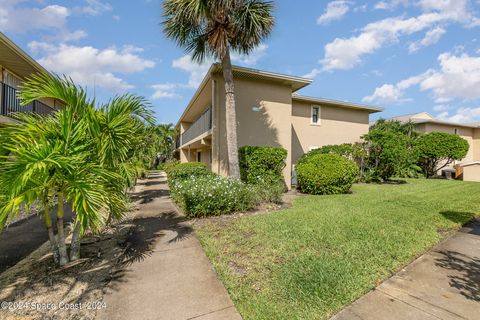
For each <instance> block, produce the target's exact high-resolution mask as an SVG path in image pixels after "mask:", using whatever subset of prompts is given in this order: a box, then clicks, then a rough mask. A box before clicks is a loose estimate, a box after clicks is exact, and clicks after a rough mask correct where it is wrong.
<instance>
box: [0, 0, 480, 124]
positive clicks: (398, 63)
mask: <svg viewBox="0 0 480 320" xmlns="http://www.w3.org/2000/svg"><path fill="white" fill-rule="evenodd" d="M161 3H162V1H159V0H137V1H134V2H133V1H127V0H115V1H113V0H111V1H106V0H75V1H73V0H71V1H56V0H0V31H2V32H4V33H5V34H7V35H8V36H9V37H10V38H11V39H12V40H13V41H14V42H16V43H17V44H18V45H20V46H21V47H22V48H23V49H24V50H25V51H27V52H28V53H29V54H30V55H32V56H33V57H34V58H36V59H37V60H38V61H39V62H40V63H42V65H44V66H45V67H46V68H47V69H49V70H51V71H54V72H56V73H60V74H66V75H69V76H71V77H72V78H73V79H74V80H76V81H77V82H78V83H80V84H81V85H84V86H87V88H88V89H89V90H90V91H91V92H92V94H93V88H95V94H96V96H97V97H98V98H99V99H100V100H105V99H108V97H110V96H113V95H115V94H119V93H123V92H125V91H129V92H132V93H135V94H139V95H142V96H145V97H146V98H148V99H149V100H150V101H151V103H152V105H153V107H154V110H155V112H156V115H157V119H158V122H176V121H177V119H178V117H179V116H180V114H181V112H182V111H183V109H184V108H185V106H186V104H187V103H188V101H189V100H190V98H191V96H192V95H193V93H194V91H195V89H196V86H197V85H198V84H199V82H200V81H201V79H202V77H203V75H204V73H205V72H206V70H207V69H208V67H209V64H210V63H211V61H207V62H206V63H204V64H202V65H197V64H195V63H193V62H192V61H191V60H190V58H189V56H187V55H185V53H184V52H183V50H182V49H181V48H178V47H176V46H175V45H174V43H173V42H172V41H170V40H168V39H166V38H165V37H164V36H163V34H162V29H161V25H160V22H161V14H162V11H161ZM274 15H275V18H276V26H275V29H274V32H273V34H272V35H271V37H270V38H269V39H267V40H266V41H265V42H264V43H263V44H262V45H261V46H259V48H257V50H255V51H254V52H253V53H252V54H251V55H250V56H248V57H247V56H238V55H235V56H234V57H233V60H234V63H235V64H238V65H244V66H247V67H252V68H258V69H264V70H268V71H274V72H279V73H286V74H292V75H297V76H306V77H311V78H312V79H314V82H313V84H311V85H310V86H308V87H306V88H305V89H302V90H301V91H300V92H299V93H301V94H305V95H311V96H318V97H322V98H329V99H338V100H345V101H351V102H359V103H365V104H372V105H377V106H382V107H384V108H385V112H384V113H382V114H381V116H383V117H389V116H394V115H399V114H406V113H413V112H419V111H428V112H430V113H432V114H433V115H435V116H437V117H439V118H441V119H444V120H450V121H458V122H474V121H480V33H479V31H480V0H383V1H380V0H375V1H353V0H336V1H317V0H296V1H291V0H277V1H275V12H274Z"/></svg>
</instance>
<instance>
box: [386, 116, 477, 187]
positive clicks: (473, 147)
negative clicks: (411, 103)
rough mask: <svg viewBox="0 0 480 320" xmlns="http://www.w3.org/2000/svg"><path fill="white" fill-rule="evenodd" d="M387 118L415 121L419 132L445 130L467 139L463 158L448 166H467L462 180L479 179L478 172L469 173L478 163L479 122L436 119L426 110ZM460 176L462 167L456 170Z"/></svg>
mask: <svg viewBox="0 0 480 320" xmlns="http://www.w3.org/2000/svg"><path fill="white" fill-rule="evenodd" d="M387 120H398V121H401V122H408V121H410V122H413V123H415V127H416V130H417V131H418V132H421V133H428V132H447V133H453V134H457V135H459V136H460V137H462V138H464V139H465V140H467V141H468V144H469V146H470V147H469V150H468V153H467V155H466V156H465V158H464V159H462V160H460V161H457V162H456V163H454V164H452V165H451V166H450V167H449V168H453V167H454V166H455V165H457V164H458V165H459V167H460V168H462V167H468V169H467V171H468V172H469V173H468V174H467V173H466V174H465V175H464V176H463V179H464V180H469V181H480V174H476V173H475V174H473V173H472V174H470V172H473V171H474V170H477V167H478V163H477V161H480V124H478V123H455V122H448V121H443V120H439V119H436V118H435V117H433V116H432V115H431V114H429V113H428V112H420V113H415V114H409V115H403V116H398V117H393V118H389V119H387ZM457 173H458V175H459V176H460V178H462V169H460V171H457Z"/></svg>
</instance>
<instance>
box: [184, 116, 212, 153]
mask: <svg viewBox="0 0 480 320" xmlns="http://www.w3.org/2000/svg"><path fill="white" fill-rule="evenodd" d="M211 129H212V108H211V107H210V108H208V109H207V110H205V111H204V112H203V113H202V115H201V116H200V117H199V118H198V119H197V120H196V121H195V122H194V123H192V125H191V126H190V127H188V129H187V130H185V132H183V133H182V135H181V137H180V142H179V146H183V145H185V144H187V143H189V142H191V141H193V140H194V139H195V138H197V137H199V136H201V135H202V134H204V133H206V132H208V131H209V130H211Z"/></svg>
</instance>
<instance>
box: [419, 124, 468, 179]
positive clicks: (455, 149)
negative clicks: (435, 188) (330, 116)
mask: <svg viewBox="0 0 480 320" xmlns="http://www.w3.org/2000/svg"><path fill="white" fill-rule="evenodd" d="M416 149H417V152H418V155H419V164H420V166H421V167H422V170H423V173H424V174H425V176H427V177H432V176H434V175H435V174H436V172H437V171H438V170H441V169H442V168H445V167H446V166H447V165H449V164H451V163H452V162H453V161H454V160H461V159H463V158H465V156H466V155H467V152H468V149H469V145H468V142H467V141H466V140H465V139H463V138H461V137H459V136H458V135H456V134H452V133H446V132H430V133H427V134H425V135H422V136H420V137H419V138H418V140H417V144H416Z"/></svg>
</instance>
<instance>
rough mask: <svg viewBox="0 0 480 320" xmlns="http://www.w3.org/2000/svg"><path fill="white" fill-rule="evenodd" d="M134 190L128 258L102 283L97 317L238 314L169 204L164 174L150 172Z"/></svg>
mask: <svg viewBox="0 0 480 320" xmlns="http://www.w3.org/2000/svg"><path fill="white" fill-rule="evenodd" d="M142 184H143V186H142V185H141V186H140V189H141V191H140V192H138V193H137V194H136V198H137V199H136V200H137V203H138V212H137V213H136V215H135V219H134V224H135V225H136V228H135V231H134V232H133V233H132V234H131V235H130V237H129V239H128V243H129V249H128V252H127V255H129V254H128V253H130V257H131V258H130V259H129V264H128V266H127V267H126V270H123V271H122V273H123V274H122V277H121V279H120V280H119V281H112V282H111V283H110V284H109V285H108V286H107V288H106V294H105V296H104V302H105V303H106V306H107V308H106V309H104V310H102V311H101V312H99V314H97V318H98V319H109V320H110V319H138V320H144V319H158V320H161V319H178V320H186V319H198V320H207V319H208V320H223V319H224V320H230V319H232V320H233V319H241V317H240V315H239V314H238V312H237V311H236V309H235V307H234V305H233V303H232V301H231V299H230V297H229V296H228V294H227V291H226V290H225V288H224V286H223V284H222V283H221V282H220V281H219V280H218V279H217V276H216V274H215V272H214V270H213V268H212V266H211V264H210V261H209V260H208V258H207V257H206V256H205V253H204V252H203V249H202V247H201V246H200V243H199V242H198V240H197V238H196V237H195V235H194V234H193V231H192V229H191V227H190V225H189V223H188V222H187V221H186V220H185V219H184V217H182V216H180V215H179V214H178V212H177V211H176V208H175V206H174V205H173V204H172V202H171V200H170V197H169V193H168V185H167V183H166V176H165V175H164V174H162V173H153V174H151V175H150V177H149V178H148V179H147V180H145V181H144V182H142Z"/></svg>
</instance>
